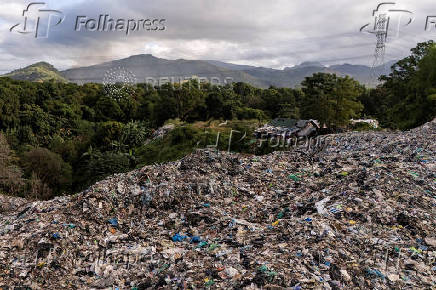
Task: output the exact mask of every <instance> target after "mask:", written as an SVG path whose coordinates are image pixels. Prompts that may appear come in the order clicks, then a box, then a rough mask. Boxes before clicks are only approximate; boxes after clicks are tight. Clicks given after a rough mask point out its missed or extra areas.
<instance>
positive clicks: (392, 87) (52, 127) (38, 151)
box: [0, 41, 436, 199]
mask: <svg viewBox="0 0 436 290" xmlns="http://www.w3.org/2000/svg"><path fill="white" fill-rule="evenodd" d="M435 64H436V47H435V45H434V43H433V42H432V41H429V42H426V43H420V44H418V45H417V47H416V48H414V49H412V53H411V55H410V56H409V57H406V58H405V59H403V60H400V61H398V62H397V63H396V64H395V65H393V67H392V72H391V73H390V74H389V75H388V76H382V77H381V81H382V83H381V84H380V85H379V86H378V87H376V88H374V89H369V88H366V87H365V86H363V85H362V84H360V83H358V82H357V81H355V80H354V79H351V78H349V77H339V76H336V75H334V74H326V73H316V74H314V75H313V76H311V77H307V78H305V80H304V81H303V82H302V84H301V89H291V88H275V87H270V88H268V89H260V88H256V87H253V86H251V85H249V84H246V83H234V84H232V85H230V84H229V85H225V86H216V85H211V84H209V83H199V82H198V81H196V80H190V81H188V82H186V83H182V84H164V85H161V86H159V87H152V86H151V85H150V84H136V85H134V86H133V87H130V88H129V89H128V90H123V89H122V85H121V84H120V85H119V89H120V90H118V92H119V95H117V97H116V98H115V97H114V96H113V95H111V94H110V93H108V92H107V91H106V90H105V87H104V86H103V85H101V84H95V83H89V84H84V85H77V84H73V83H61V82H55V81H47V82H43V83H33V82H27V81H16V80H12V79H9V78H0V192H4V193H10V194H14V195H19V196H25V197H31V198H43V199H46V198H51V197H53V196H56V195H59V194H65V193H67V194H68V193H73V192H77V191H79V190H81V189H83V188H85V187H86V186H88V185H90V184H92V183H93V182H95V181H96V180H98V179H101V178H103V177H105V176H107V175H109V174H112V173H115V172H124V171H128V170H131V169H133V168H135V167H136V166H138V165H142V163H141V160H144V159H147V158H143V157H144V156H141V154H146V153H144V152H147V150H144V148H143V146H144V142H145V141H146V140H147V139H148V138H150V136H151V134H152V132H153V130H155V129H156V128H158V127H160V126H162V124H164V123H165V122H166V121H167V120H169V119H179V120H180V121H182V122H187V123H193V122H196V121H207V120H258V121H266V120H270V119H273V118H277V117H285V118H294V119H300V118H303V119H317V120H319V121H320V123H321V124H326V125H327V126H328V127H330V128H343V127H345V126H347V125H348V122H349V120H350V119H351V118H358V117H371V118H377V119H378V120H379V121H380V122H381V124H382V126H383V127H386V128H392V129H408V128H412V127H415V126H418V125H420V124H422V123H424V122H426V121H429V120H431V119H432V118H433V117H434V116H435V107H436V106H435V102H436V68H435ZM179 133H180V132H179ZM174 140H177V138H175V139H174ZM141 149H142V150H141Z"/></svg>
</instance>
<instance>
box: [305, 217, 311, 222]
mask: <svg viewBox="0 0 436 290" xmlns="http://www.w3.org/2000/svg"><path fill="white" fill-rule="evenodd" d="M304 220H305V221H306V222H311V221H312V218H309V217H308V218H305V219H304Z"/></svg>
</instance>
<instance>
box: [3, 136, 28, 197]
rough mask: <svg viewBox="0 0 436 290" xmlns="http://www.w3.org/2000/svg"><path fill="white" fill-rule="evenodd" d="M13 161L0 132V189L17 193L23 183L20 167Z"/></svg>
mask: <svg viewBox="0 0 436 290" xmlns="http://www.w3.org/2000/svg"><path fill="white" fill-rule="evenodd" d="M15 161H16V158H15V156H14V153H13V151H12V150H11V149H10V148H9V144H8V142H7V140H6V137H5V136H4V135H3V134H2V133H1V132H0V191H3V192H6V193H10V194H13V195H17V194H19V193H20V191H21V189H22V187H23V185H24V180H23V179H22V172H21V169H20V168H19V167H18V166H16V165H15V164H14V163H15Z"/></svg>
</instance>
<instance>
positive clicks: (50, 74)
mask: <svg viewBox="0 0 436 290" xmlns="http://www.w3.org/2000/svg"><path fill="white" fill-rule="evenodd" d="M2 77H10V78H12V79H14V80H21V81H31V82H44V81H49V80H55V81H58V82H68V80H67V79H65V78H64V77H63V76H62V75H61V74H60V73H59V71H58V70H57V69H56V68H55V67H54V66H52V65H51V64H49V63H46V62H38V63H35V64H32V65H30V66H27V67H25V68H21V69H17V70H14V71H12V72H10V73H8V74H5V75H3V76H2Z"/></svg>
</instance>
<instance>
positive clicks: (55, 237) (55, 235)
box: [51, 233, 61, 240]
mask: <svg viewBox="0 0 436 290" xmlns="http://www.w3.org/2000/svg"><path fill="white" fill-rule="evenodd" d="M51 237H52V238H53V239H55V240H57V239H60V238H61V236H60V235H59V234H58V233H54V234H53V235H52V236H51Z"/></svg>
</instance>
